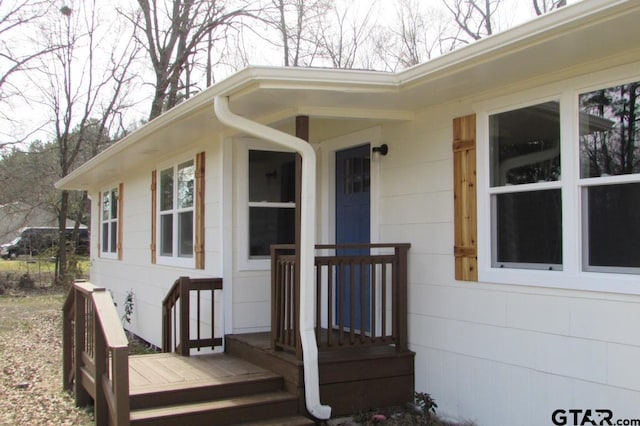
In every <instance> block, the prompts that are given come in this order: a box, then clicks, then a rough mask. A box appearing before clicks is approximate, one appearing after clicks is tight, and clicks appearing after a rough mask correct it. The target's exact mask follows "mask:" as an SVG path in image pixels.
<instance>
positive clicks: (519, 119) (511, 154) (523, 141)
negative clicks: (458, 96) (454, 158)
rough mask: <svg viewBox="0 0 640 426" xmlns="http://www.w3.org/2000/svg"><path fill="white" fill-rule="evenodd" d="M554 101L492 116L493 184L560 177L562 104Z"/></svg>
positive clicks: (499, 184) (519, 182)
mask: <svg viewBox="0 0 640 426" xmlns="http://www.w3.org/2000/svg"><path fill="white" fill-rule="evenodd" d="M559 105H560V104H559V102H557V101H551V102H545V103H542V104H538V105H533V106H530V107H526V108H520V109H516V110H513V111H507V112H503V113H500V114H495V115H491V116H490V117H489V132H490V143H491V145H490V146H491V148H490V149H491V150H490V158H491V160H490V161H491V186H492V187H497V186H505V185H517V184H524V183H535V182H548V181H556V180H559V179H560V107H559Z"/></svg>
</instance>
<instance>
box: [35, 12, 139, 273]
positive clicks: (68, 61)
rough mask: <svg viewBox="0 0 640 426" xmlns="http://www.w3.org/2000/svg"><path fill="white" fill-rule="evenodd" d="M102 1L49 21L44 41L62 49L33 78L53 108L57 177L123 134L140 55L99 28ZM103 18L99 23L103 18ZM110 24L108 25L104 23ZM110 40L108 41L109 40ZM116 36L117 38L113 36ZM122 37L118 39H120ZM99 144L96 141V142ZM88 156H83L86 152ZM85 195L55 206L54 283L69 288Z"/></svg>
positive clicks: (126, 39)
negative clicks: (71, 221) (71, 238)
mask: <svg viewBox="0 0 640 426" xmlns="http://www.w3.org/2000/svg"><path fill="white" fill-rule="evenodd" d="M98 2H99V0H91V1H87V0H82V1H81V0H78V1H77V2H73V1H70V2H69V3H68V5H67V6H63V7H62V8H60V10H59V14H58V15H57V16H52V17H50V19H49V25H48V26H47V27H46V29H45V28H43V36H44V37H45V38H46V39H47V41H48V43H49V44H50V45H59V46H61V47H60V49H57V50H55V51H52V52H50V53H49V54H48V55H44V56H41V57H40V66H39V67H38V75H37V76H33V77H32V81H33V84H34V85H37V86H38V87H39V89H40V91H41V93H42V96H43V104H44V105H45V106H46V107H47V108H48V109H49V111H50V117H51V124H50V126H51V128H52V141H53V142H52V143H53V145H54V146H55V150H56V153H57V166H58V173H59V176H58V177H64V176H66V175H68V174H69V173H70V172H71V171H72V170H73V168H75V167H76V166H77V165H78V164H79V163H81V162H82V161H83V160H86V159H87V158H88V157H90V156H91V155H93V154H95V152H97V150H98V148H95V150H94V149H93V148H88V146H89V143H88V141H91V144H93V146H95V147H98V146H99V145H100V144H102V143H104V142H105V140H104V139H106V138H108V137H109V136H108V135H109V134H110V133H111V132H112V131H113V130H116V129H118V130H119V129H122V128H123V124H122V121H121V120H122V113H123V111H124V110H125V109H126V108H127V107H128V106H129V105H128V103H127V101H126V95H127V94H128V93H129V92H131V91H132V87H131V86H132V84H133V83H134V77H133V76H132V74H131V72H130V68H131V66H132V64H133V63H134V61H135V59H136V55H137V54H138V52H139V48H138V46H137V45H136V44H135V41H134V39H133V37H131V35H127V34H126V33H125V32H124V31H119V30H118V28H117V27H115V26H114V25H115V23H114V22H109V23H108V26H101V25H100V23H99V21H101V20H102V16H103V13H101V11H100V10H99V7H98ZM99 17H100V18H101V19H99ZM105 24H106V23H105ZM107 35H109V37H107ZM114 35H115V37H114ZM118 35H120V37H118ZM95 139H97V140H95ZM87 151H89V153H88V154H86V155H83V152H84V153H86V152H87ZM74 197H75V198H78V197H79V199H80V200H82V199H83V198H84V197H85V195H82V194H79V195H78V194H75V195H74V194H71V193H70V192H69V191H66V190H65V191H62V192H61V193H60V198H59V201H58V202H57V204H56V206H57V207H56V208H57V211H58V218H59V226H60V240H59V246H58V249H59V250H58V259H57V263H56V283H58V284H60V283H65V282H67V281H68V279H69V277H68V276H67V268H68V263H67V253H66V249H65V242H66V235H65V228H66V221H67V218H68V217H74V218H80V217H81V216H82V214H81V212H78V210H77V209H76V211H71V210H72V206H73V205H76V207H77V208H78V209H83V208H84V205H83V202H82V201H79V202H77V203H74V202H73V201H74Z"/></svg>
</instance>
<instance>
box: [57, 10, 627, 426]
mask: <svg viewBox="0 0 640 426" xmlns="http://www.w3.org/2000/svg"><path fill="white" fill-rule="evenodd" d="M639 25H640V1H638V0H584V1H582V2H579V3H577V4H574V5H571V6H567V7H565V8H562V9H559V10H557V11H554V12H553V13H550V14H548V15H545V16H543V17H540V18H538V19H535V20H533V21H531V22H528V23H525V24H523V25H521V26H519V27H516V28H513V29H510V30H508V31H505V32H503V33H500V34H497V35H494V36H491V37H488V38H486V39H483V40H481V41H478V42H476V43H474V44H472V45H469V46H467V47H465V48H462V49H459V50H457V51H455V52H452V53H449V54H447V55H444V56H442V57H439V58H436V59H434V60H431V61H429V62H427V63H425V64H421V65H419V66H416V67H414V68H411V69H408V70H406V71H403V72H400V73H395V74H393V73H381V72H371V71H351V70H349V71H346V70H328V69H300V68H269V67H250V68H247V69H245V70H243V71H240V72H238V73H237V74H235V75H233V76H231V77H230V78H228V79H226V80H224V81H222V82H220V83H218V84H216V85H215V86H213V87H210V88H209V89H207V90H205V91H204V92H202V93H200V94H199V95H197V96H195V97H194V98H192V99H190V100H188V101H186V102H184V103H183V104H181V105H179V106H177V107H175V108H173V109H172V110H170V111H168V112H167V113H165V114H163V115H162V116H160V117H158V118H157V119H155V120H153V121H151V122H150V123H149V124H147V125H145V126H144V127H142V128H141V129H139V130H137V131H136V132H134V133H133V134H131V135H129V136H127V137H126V138H125V139H123V140H121V141H120V142H118V143H117V144H115V145H114V146H113V147H111V148H110V149H108V150H106V151H105V152H103V153H101V154H100V155H98V156H97V157H95V158H94V159H92V160H90V161H89V162H87V163H86V164H84V165H83V166H81V167H80V168H78V169H77V170H76V171H74V172H73V173H72V174H71V175H69V176H67V177H65V178H64V179H62V180H61V181H59V182H58V183H57V186H58V187H59V188H65V189H82V190H87V191H89V194H90V197H91V199H92V200H93V203H92V206H93V209H92V224H91V230H92V234H91V235H93V236H94V238H95V237H96V236H99V237H98V239H97V241H94V243H93V244H94V249H93V250H92V259H91V263H92V266H91V281H92V282H93V283H95V284H97V285H101V286H104V287H107V288H109V289H110V290H111V291H112V293H113V294H114V297H115V300H116V302H118V305H119V306H120V307H121V306H122V303H121V301H123V300H124V298H125V297H126V294H127V292H132V293H133V294H134V300H135V305H134V311H133V314H132V321H131V324H130V325H129V326H128V327H129V328H130V330H131V331H133V332H134V333H136V334H137V335H139V336H141V337H143V338H144V339H146V340H148V341H149V342H151V343H154V344H155V345H158V346H160V345H161V327H160V323H161V315H162V313H161V302H162V300H163V298H164V297H165V295H166V293H167V291H168V289H169V288H170V286H171V285H172V283H173V282H174V280H176V279H177V278H178V277H180V276H190V277H221V278H222V279H223V280H224V289H223V291H222V292H221V295H220V298H219V300H216V307H217V311H218V312H220V318H219V321H217V322H216V327H218V328H217V330H216V333H217V334H220V335H222V334H232V333H233V334H242V333H249V332H264V331H269V330H270V328H271V309H272V300H271V287H270V280H271V271H270V269H271V263H270V260H269V246H270V245H271V244H274V243H292V242H293V241H294V235H295V232H294V231H295V230H294V225H293V224H294V222H295V220H294V217H295V211H296V207H297V205H296V200H295V196H294V193H295V189H294V185H293V182H294V181H295V171H294V170H295V167H294V163H295V155H294V151H297V152H299V153H301V155H302V157H303V165H302V178H301V180H302V189H301V198H300V200H299V201H298V202H299V203H300V207H301V210H302V213H301V214H302V218H301V223H302V229H301V233H302V235H301V239H302V241H301V243H300V244H301V248H300V250H301V256H302V259H301V260H300V262H301V265H302V267H301V270H302V271H301V274H302V287H303V289H306V290H301V291H303V292H304V294H302V295H301V297H302V302H301V306H302V308H301V309H302V312H301V320H300V321H301V323H300V326H301V334H302V335H303V337H302V340H303V346H304V350H305V351H306V352H305V353H309V354H311V355H309V356H307V355H305V363H311V364H312V363H313V351H314V348H312V347H311V346H313V343H311V342H312V340H311V342H310V341H309V339H310V338H311V337H313V333H314V330H313V324H312V323H313V318H314V316H313V315H314V313H313V312H312V311H313V308H314V305H313V304H312V303H313V300H314V297H315V295H314V293H313V292H312V291H311V290H309V288H310V286H309V285H308V283H309V282H310V281H313V274H314V272H313V263H312V262H313V259H312V257H313V253H314V252H313V247H314V244H335V243H343V242H358V243H409V244H410V245H411V247H410V249H409V250H408V276H407V282H408V300H409V302H408V314H407V321H408V346H409V349H410V350H411V351H413V352H415V354H416V355H415V389H416V390H417V391H421V392H428V393H430V394H431V395H432V396H433V398H434V399H435V400H436V401H437V403H438V411H439V412H440V413H443V414H445V415H447V416H451V417H453V418H460V419H469V420H474V421H475V422H476V423H477V424H478V425H530V426H537V425H543V424H553V423H552V422H553V420H554V419H555V420H556V424H574V423H571V422H573V421H574V420H575V419H574V418H573V417H572V416H574V414H575V415H576V416H578V414H577V413H578V412H575V411H574V412H569V411H568V410H589V409H591V410H592V414H593V416H592V417H593V418H594V419H597V422H600V420H605V421H606V419H607V418H608V417H607V412H597V413H596V411H595V410H596V409H602V410H610V412H611V414H612V415H611V416H609V417H611V418H612V423H606V422H605V423H602V424H616V423H613V422H614V421H615V420H619V419H622V420H624V419H640V365H638V364H637V363H638V362H640V275H639V274H640V100H639V98H640V32H639V30H638V28H640V26H639ZM296 123H297V125H296ZM305 123H306V124H307V125H308V127H305ZM296 129H297V131H298V135H299V136H303V138H302V139H308V144H307V143H306V142H304V141H303V140H302V139H300V138H297V137H295V136H296ZM305 136H306V137H305ZM383 146H386V147H387V149H388V152H386V154H385V153H384V151H385V150H384V149H383ZM205 165H206V167H205ZM454 195H455V196H454ZM309 256H311V257H309ZM305 334H307V336H306V340H307V341H306V342H305V336H304V335H305ZM313 371H314V370H313V366H312V367H310V369H309V374H313ZM316 374H317V373H316ZM306 377H312V376H306ZM310 380H312V379H310ZM312 403H313V402H312ZM316 403H318V401H316ZM319 403H323V401H319ZM556 410H566V418H567V420H566V422H567V423H562V412H560V414H558V413H556V415H555V417H552V416H554V412H556ZM320 412H322V410H321V411H320ZM584 413H587V412H586V411H580V416H582V415H583V414H584ZM597 416H600V417H597ZM580 419H582V417H580ZM575 424H580V422H579V421H578V422H576V423H575ZM583 424H585V423H583ZM586 424H592V423H586ZM593 424H596V423H593ZM597 424H600V423H597ZM618 424H623V423H618ZM624 424H630V423H624Z"/></svg>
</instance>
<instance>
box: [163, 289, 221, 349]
mask: <svg viewBox="0 0 640 426" xmlns="http://www.w3.org/2000/svg"><path fill="white" fill-rule="evenodd" d="M215 290H222V278H195V279H192V278H189V277H180V278H178V279H177V280H176V281H175V282H174V283H173V286H172V287H171V289H170V290H169V293H168V294H167V296H166V297H165V298H164V300H163V301H162V351H163V352H176V353H179V354H180V355H183V356H189V355H190V354H191V349H193V348H195V349H197V350H200V348H204V347H211V348H212V349H213V348H215V347H216V346H222V338H221V337H214V329H215V327H214V323H215V322H214V319H215V298H214V291H215ZM202 292H210V309H209V311H210V314H211V316H210V322H209V324H210V325H211V333H210V337H202V330H201V325H202V319H203V318H202V312H203V309H202V306H203V305H202V302H203V300H204V298H203V297H202V295H201V293H202ZM192 293H195V297H194V300H193V301H192V300H191V296H192ZM192 302H193V304H194V305H195V316H196V321H195V323H196V330H195V335H196V336H195V338H193V339H192V338H191V332H192V331H193V330H191V327H190V323H191V305H192Z"/></svg>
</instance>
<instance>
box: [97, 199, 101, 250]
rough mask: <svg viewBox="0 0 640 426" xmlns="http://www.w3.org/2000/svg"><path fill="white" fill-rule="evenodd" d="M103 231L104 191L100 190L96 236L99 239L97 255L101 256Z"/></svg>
mask: <svg viewBox="0 0 640 426" xmlns="http://www.w3.org/2000/svg"><path fill="white" fill-rule="evenodd" d="M101 232H102V192H98V232H96V234H97V235H96V237H97V240H98V244H96V248H97V251H96V257H100V252H101V249H102V246H101V244H102V240H101V239H100V233H101Z"/></svg>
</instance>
